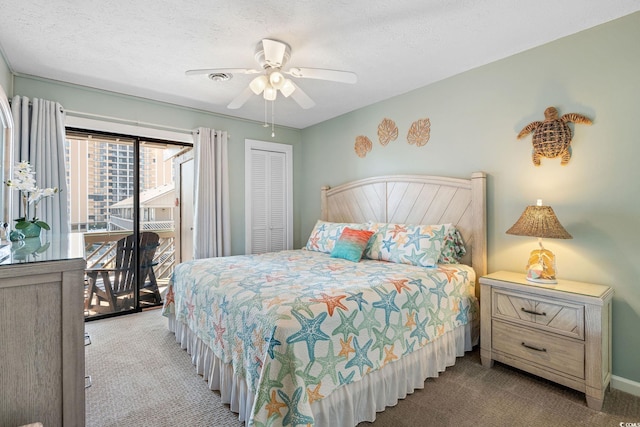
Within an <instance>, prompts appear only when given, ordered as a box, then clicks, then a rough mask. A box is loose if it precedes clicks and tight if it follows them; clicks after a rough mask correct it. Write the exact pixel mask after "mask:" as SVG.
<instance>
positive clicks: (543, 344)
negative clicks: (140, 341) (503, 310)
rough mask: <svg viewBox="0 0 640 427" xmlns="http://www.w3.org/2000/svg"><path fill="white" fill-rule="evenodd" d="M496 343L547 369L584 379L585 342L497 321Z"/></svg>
mask: <svg viewBox="0 0 640 427" xmlns="http://www.w3.org/2000/svg"><path fill="white" fill-rule="evenodd" d="M492 323H493V325H492V326H493V334H492V346H493V350H494V351H499V352H503V353H507V354H509V355H511V356H515V357H518V358H520V359H523V360H526V361H528V362H531V363H535V364H537V365H540V366H542V367H544V368H545V369H553V370H555V371H558V372H563V373H565V374H568V375H572V376H574V377H577V378H582V379H583V378H584V344H583V343H581V342H578V341H570V340H567V339H566V338H562V337H558V336H554V335H551V334H548V333H544V332H539V331H536V330H532V329H529V328H523V327H520V326H516V325H512V324H507V323H504V322H500V321H497V320H494V321H493V322H492Z"/></svg>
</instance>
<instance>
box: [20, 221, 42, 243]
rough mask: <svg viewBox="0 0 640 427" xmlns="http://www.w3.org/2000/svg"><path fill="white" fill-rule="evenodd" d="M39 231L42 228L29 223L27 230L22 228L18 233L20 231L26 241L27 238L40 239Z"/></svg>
mask: <svg viewBox="0 0 640 427" xmlns="http://www.w3.org/2000/svg"><path fill="white" fill-rule="evenodd" d="M40 230H42V228H41V227H40V226H39V225H38V224H36V223H34V222H31V223H29V225H28V226H27V228H23V229H22V230H20V231H22V234H24V237H25V239H26V238H28V237H40Z"/></svg>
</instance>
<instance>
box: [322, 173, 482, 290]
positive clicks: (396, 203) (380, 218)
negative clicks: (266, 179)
mask: <svg viewBox="0 0 640 427" xmlns="http://www.w3.org/2000/svg"><path fill="white" fill-rule="evenodd" d="M321 197H322V205H321V207H322V213H321V219H322V220H324V221H331V222H360V223H361V222H367V221H376V222H392V223H404V224H445V223H452V224H455V225H456V227H457V228H458V230H460V234H462V238H463V240H464V242H465V248H466V249H467V255H466V256H465V258H464V259H463V262H464V263H465V264H468V265H470V266H472V267H473V269H474V270H475V272H476V275H477V277H478V278H479V277H480V276H483V275H485V274H487V215H486V174H485V173H484V172H474V173H473V174H472V175H471V178H470V179H461V178H448V177H441V176H426V175H389V176H381V177H373V178H365V179H361V180H357V181H353V182H349V183H346V184H342V185H339V186H337V187H333V188H330V187H323V188H322V191H321Z"/></svg>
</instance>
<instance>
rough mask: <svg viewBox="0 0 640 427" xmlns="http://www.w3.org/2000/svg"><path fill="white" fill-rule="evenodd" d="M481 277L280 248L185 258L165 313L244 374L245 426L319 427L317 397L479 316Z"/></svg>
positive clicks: (450, 267) (449, 268)
mask: <svg viewBox="0 0 640 427" xmlns="http://www.w3.org/2000/svg"><path fill="white" fill-rule="evenodd" d="M474 284H475V273H474V271H473V269H472V268H471V267H468V266H466V265H462V264H447V265H439V266H438V267H436V268H424V267H417V266H411V265H406V264H396V263H391V262H384V261H375V260H370V259H363V260H362V261H360V262H350V261H347V260H344V259H339V258H331V257H330V256H329V255H328V254H326V253H320V252H313V251H308V250H294V251H283V252H276V253H268V254H262V255H247V256H232V257H224V258H215V259H205V260H194V261H190V262H186V263H183V264H180V265H179V266H177V268H176V270H175V273H174V276H173V279H172V282H171V283H170V287H169V290H168V293H167V297H166V298H165V306H164V311H163V313H164V314H165V315H166V316H169V317H171V318H172V319H173V318H174V317H175V324H181V325H183V326H185V327H187V328H188V329H189V330H190V331H191V333H193V334H194V335H195V336H196V337H197V339H198V340H199V341H201V342H202V343H203V344H204V345H206V346H207V347H208V348H209V349H210V350H211V351H212V352H213V354H214V355H215V357H216V358H217V359H219V360H220V361H221V362H222V363H223V364H225V365H226V366H229V367H231V368H232V369H233V374H234V375H235V376H236V377H238V378H241V379H243V381H244V383H246V392H247V393H249V394H250V395H251V396H252V403H251V408H245V409H244V412H245V413H246V414H247V418H248V419H246V421H247V424H248V425H276V426H277V425H285V426H286V425H293V426H296V425H307V424H311V425H313V424H314V421H315V420H314V413H313V411H312V407H311V405H312V404H313V403H314V402H317V401H320V400H322V399H324V398H325V397H326V396H328V395H330V394H331V393H332V392H334V391H335V390H337V389H339V388H341V387H343V386H346V385H348V384H350V383H354V382H357V381H360V380H361V379H363V378H364V377H366V376H367V375H369V374H371V373H373V372H376V371H379V370H381V369H382V368H383V367H385V366H386V365H388V364H393V363H397V361H399V359H401V358H403V357H404V356H405V355H409V354H412V353H414V352H416V351H419V350H420V349H421V348H423V347H425V346H427V345H428V344H429V343H433V342H435V341H437V340H438V339H439V338H440V337H442V336H444V335H445V334H447V333H450V332H452V331H454V330H455V329H457V328H460V327H461V326H464V325H468V324H470V323H471V322H473V321H474V320H475V319H477V311H478V310H477V300H476V298H475V291H474ZM241 419H243V416H242V415H241Z"/></svg>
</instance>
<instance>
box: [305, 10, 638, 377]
mask: <svg viewBox="0 0 640 427" xmlns="http://www.w3.org/2000/svg"><path fill="white" fill-rule="evenodd" d="M638 40H640V13H635V14H633V15H629V16H627V17H624V18H622V19H619V20H616V21H613V22H610V23H607V24H605V25H602V26H599V27H596V28H593V29H590V30H588V31H585V32H582V33H579V34H576V35H572V36H570V37H566V38H563V39H560V40H557V41H555V42H553V43H550V44H547V45H545V46H542V47H539V48H536V49H533V50H529V51H526V52H523V53H521V54H518V55H515V56H512V57H509V58H507V59H504V60H501V61H498V62H495V63H492V64H489V65H486V66H483V67H480V68H477V69H475V70H472V71H469V72H466V73H463V74H460V75H457V76H455V77H452V78H449V79H446V80H444V81H441V82H438V83H435V84H432V85H430V86H427V87H424V88H421V89H418V90H415V91H412V92H410V93H407V94H405V95H402V96H398V97H396V98H392V99H389V100H386V101H383V102H380V103H378V104H375V105H372V106H370V107H367V108H363V109H360V110H357V111H354V112H352V113H349V114H346V115H344V116H341V117H338V118H336V119H333V120H330V121H327V122H324V123H321V124H318V125H316V126H313V127H310V128H307V129H304V130H303V132H302V141H303V146H304V155H303V157H302V161H303V169H304V180H303V185H302V191H301V195H302V199H301V200H299V201H298V206H300V209H301V215H302V218H301V219H302V224H301V232H302V235H303V236H304V235H307V236H308V234H309V232H310V231H311V228H312V227H313V224H314V223H315V221H316V219H317V218H318V216H319V212H320V187H321V186H322V185H327V184H328V185H337V184H340V183H343V182H345V181H349V180H353V179H357V178H364V177H369V176H374V175H381V174H392V173H418V174H430V175H441V174H442V175H451V176H457V177H469V176H470V175H471V173H472V172H474V171H484V172H486V173H487V174H488V181H487V188H488V233H489V235H488V248H489V257H488V263H489V270H490V271H495V270H499V269H507V270H513V271H523V270H524V266H525V264H526V261H527V258H528V254H529V251H531V250H532V249H535V247H536V241H535V239H529V238H525V237H517V236H510V235H506V234H505V231H506V230H507V229H508V228H509V227H510V226H511V225H512V224H513V223H514V222H515V221H516V220H517V219H518V217H519V216H520V214H521V213H522V211H523V210H524V208H525V206H526V205H528V204H534V203H535V201H536V199H538V198H542V199H543V201H544V202H545V204H549V205H551V206H552V207H553V208H554V210H555V212H556V214H557V216H558V217H559V219H560V221H561V222H562V224H563V225H564V226H565V228H566V229H567V230H568V231H569V232H570V233H571V234H572V235H573V240H551V239H548V240H546V242H545V243H546V247H547V248H549V249H551V250H552V251H553V252H555V254H556V256H557V262H558V270H559V273H558V276H559V277H561V278H567V279H573V280H582V281H587V282H593V283H601V284H608V285H611V286H613V287H614V288H615V297H614V304H613V373H614V375H617V376H620V377H623V378H626V379H629V380H632V381H638V382H640V363H638V354H640V332H639V325H640V284H639V282H638V281H639V278H640V262H638V261H637V258H638V243H639V242H640V187H639V183H640V167H638V161H639V159H640V137H639V135H640V131H639V130H638V121H637V120H638V117H639V114H640V55H639V54H638ZM415 54H416V55H428V52H416V53H415ZM392 78H402V76H401V75H397V76H392ZM548 106H556V107H557V108H558V110H559V112H560V114H564V113H574V112H575V113H581V114H584V115H586V116H588V117H590V118H592V119H594V124H593V125H591V126H587V125H576V126H575V136H574V139H573V144H572V146H573V158H572V159H571V161H570V162H569V164H568V165H567V166H560V160H559V159H542V166H540V167H535V166H534V165H533V164H532V162H531V156H530V152H531V137H530V136H529V137H528V138H526V139H524V140H518V139H516V135H517V134H518V132H519V131H520V130H521V129H522V128H523V127H524V126H526V125H527V124H528V123H530V122H532V121H535V120H543V119H544V116H543V112H544V110H545V108H547V107H548ZM385 117H388V118H390V119H393V120H395V121H396V123H397V124H398V127H399V130H400V136H399V137H398V139H397V140H396V141H395V142H392V143H390V144H389V145H388V146H386V147H382V146H381V145H380V144H378V143H377V133H376V130H377V125H378V123H380V121H381V120H382V119H383V118H385ZM424 117H428V118H430V120H431V139H430V140H429V142H428V144H427V145H426V146H424V147H421V148H418V147H415V146H410V145H408V144H407V143H406V133H407V131H408V129H409V126H410V124H411V123H412V122H413V121H414V120H417V119H420V118H424ZM358 135H366V136H368V137H369V138H370V139H371V140H372V141H373V142H374V147H373V150H372V151H371V152H370V153H369V154H368V155H367V156H366V157H365V158H363V159H361V158H359V157H357V156H356V154H355V152H354V148H353V147H354V141H355V138H356V136H358Z"/></svg>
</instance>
